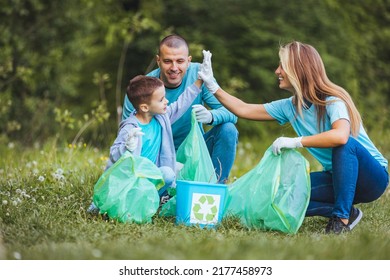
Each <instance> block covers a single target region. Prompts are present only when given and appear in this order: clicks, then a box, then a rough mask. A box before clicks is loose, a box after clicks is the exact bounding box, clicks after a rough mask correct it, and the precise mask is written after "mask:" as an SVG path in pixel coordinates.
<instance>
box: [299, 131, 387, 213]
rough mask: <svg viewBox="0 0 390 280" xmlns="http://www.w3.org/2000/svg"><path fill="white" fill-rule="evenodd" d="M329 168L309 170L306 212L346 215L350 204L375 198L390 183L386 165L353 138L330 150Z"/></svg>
mask: <svg viewBox="0 0 390 280" xmlns="http://www.w3.org/2000/svg"><path fill="white" fill-rule="evenodd" d="M332 169H333V170H332V172H330V171H325V172H312V173H311V174H310V179H311V197H310V203H309V206H308V208H307V211H306V216H324V217H332V216H337V217H339V218H344V219H348V218H349V213H350V211H351V208H352V205H353V204H356V203H366V202H371V201H374V200H376V199H378V198H379V197H380V196H381V195H382V194H383V193H384V191H385V189H386V187H387V185H388V183H389V174H388V172H387V169H386V168H385V167H383V166H381V165H380V164H379V162H378V161H377V160H376V159H375V158H374V157H373V156H372V155H371V154H370V153H369V152H368V151H367V150H366V149H365V148H364V147H363V146H362V145H361V144H360V143H359V142H357V141H356V140H355V139H354V138H352V137H350V138H349V140H348V142H347V143H346V144H345V145H342V146H339V147H335V148H333V151H332Z"/></svg>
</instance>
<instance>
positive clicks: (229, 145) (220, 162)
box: [203, 122, 238, 184]
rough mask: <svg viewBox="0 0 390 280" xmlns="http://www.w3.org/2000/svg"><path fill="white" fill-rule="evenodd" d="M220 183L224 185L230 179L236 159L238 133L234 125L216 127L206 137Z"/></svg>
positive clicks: (225, 124) (224, 124)
mask: <svg viewBox="0 0 390 280" xmlns="http://www.w3.org/2000/svg"><path fill="white" fill-rule="evenodd" d="M203 137H204V140H205V141H206V145H207V149H208V150H209V153H210V157H211V160H212V162H213V165H214V168H215V172H216V174H217V178H218V183H220V184H224V183H226V181H227V180H228V178H229V173H230V170H231V169H232V167H233V163H234V160H235V158H236V150H237V142H238V131H237V128H236V126H235V125H234V124H233V123H230V122H228V123H223V124H219V125H216V126H214V127H213V128H212V129H210V130H209V131H207V132H206V133H205V134H204V135H203Z"/></svg>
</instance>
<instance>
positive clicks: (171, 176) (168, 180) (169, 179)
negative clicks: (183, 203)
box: [158, 166, 176, 197]
mask: <svg viewBox="0 0 390 280" xmlns="http://www.w3.org/2000/svg"><path fill="white" fill-rule="evenodd" d="M159 169H160V171H161V173H162V176H163V179H164V182H165V185H164V186H163V187H162V188H161V189H159V190H158V195H159V196H160V197H161V196H166V195H167V194H168V188H170V187H172V185H174V184H175V183H176V174H175V172H174V171H173V170H172V168H170V167H168V166H161V167H159Z"/></svg>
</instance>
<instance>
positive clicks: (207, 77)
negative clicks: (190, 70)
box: [198, 50, 219, 94]
mask: <svg viewBox="0 0 390 280" xmlns="http://www.w3.org/2000/svg"><path fill="white" fill-rule="evenodd" d="M211 56H212V54H211V52H210V51H205V50H203V63H202V64H201V65H200V67H199V71H198V77H199V78H200V79H201V80H203V82H204V84H205V86H206V87H207V89H208V90H209V92H211V93H212V94H214V93H215V92H216V91H217V90H218V89H219V85H218V84H217V82H216V81H215V79H214V74H213V68H212V67H211Z"/></svg>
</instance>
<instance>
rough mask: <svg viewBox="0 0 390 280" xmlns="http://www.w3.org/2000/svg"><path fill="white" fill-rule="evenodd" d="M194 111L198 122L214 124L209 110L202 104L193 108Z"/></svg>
mask: <svg viewBox="0 0 390 280" xmlns="http://www.w3.org/2000/svg"><path fill="white" fill-rule="evenodd" d="M192 108H193V111H194V112H195V116H196V121H197V122H200V123H205V124H211V123H212V122H213V115H212V114H211V112H210V111H209V110H207V109H206V108H205V107H204V106H202V105H200V104H196V105H193V106H192Z"/></svg>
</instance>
